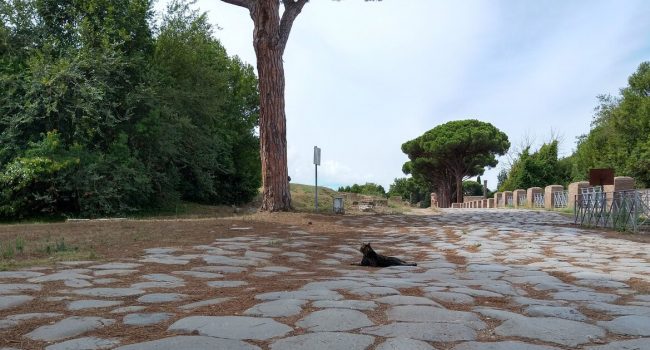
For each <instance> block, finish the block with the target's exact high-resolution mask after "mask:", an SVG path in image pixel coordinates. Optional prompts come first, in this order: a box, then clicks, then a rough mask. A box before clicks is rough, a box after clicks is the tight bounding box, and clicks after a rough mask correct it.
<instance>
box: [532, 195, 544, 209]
mask: <svg viewBox="0 0 650 350" xmlns="http://www.w3.org/2000/svg"><path fill="white" fill-rule="evenodd" d="M533 208H544V194H543V193H534V194H533Z"/></svg>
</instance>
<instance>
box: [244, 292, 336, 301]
mask: <svg viewBox="0 0 650 350" xmlns="http://www.w3.org/2000/svg"><path fill="white" fill-rule="evenodd" d="M255 299H258V300H279V299H301V300H341V299H343V296H342V295H341V294H339V293H337V292H335V291H333V290H329V289H314V290H296V291H286V292H270V293H263V294H258V295H256V296H255Z"/></svg>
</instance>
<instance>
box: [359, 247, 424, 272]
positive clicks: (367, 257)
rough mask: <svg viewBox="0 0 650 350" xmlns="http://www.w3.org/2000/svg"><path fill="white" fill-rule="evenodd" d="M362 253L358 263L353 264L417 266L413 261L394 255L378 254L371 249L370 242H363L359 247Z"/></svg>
mask: <svg viewBox="0 0 650 350" xmlns="http://www.w3.org/2000/svg"><path fill="white" fill-rule="evenodd" d="M359 251H360V252H361V254H363V259H361V263H360V264H353V265H359V266H372V267H388V266H418V264H415V263H407V262H406V261H404V260H402V259H399V258H396V257H394V256H385V255H381V254H378V253H377V252H375V251H374V249H372V247H371V246H370V243H364V244H362V245H361V248H360V249H359Z"/></svg>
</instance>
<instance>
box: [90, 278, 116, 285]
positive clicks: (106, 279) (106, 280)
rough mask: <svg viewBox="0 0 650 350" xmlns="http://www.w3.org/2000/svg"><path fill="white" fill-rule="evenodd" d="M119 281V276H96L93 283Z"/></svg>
mask: <svg viewBox="0 0 650 350" xmlns="http://www.w3.org/2000/svg"><path fill="white" fill-rule="evenodd" d="M119 281H120V280H118V279H117V278H110V277H108V278H95V279H94V280H93V283H94V284H111V283H116V282H119Z"/></svg>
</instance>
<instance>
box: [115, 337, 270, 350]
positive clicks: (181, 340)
mask: <svg viewBox="0 0 650 350" xmlns="http://www.w3.org/2000/svg"><path fill="white" fill-rule="evenodd" d="M181 349H187V350H190V349H191V350H260V348H259V347H257V346H255V345H251V344H248V343H245V342H243V341H239V340H231V339H219V338H212V337H203V336H177V337H171V338H163V339H158V340H153V341H148V342H144V343H137V344H131V345H126V346H120V347H119V348H116V349H115V350H181Z"/></svg>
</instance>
